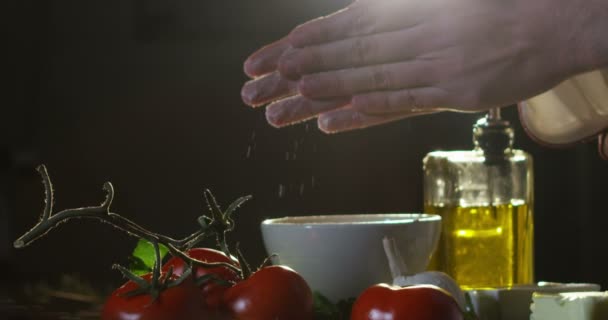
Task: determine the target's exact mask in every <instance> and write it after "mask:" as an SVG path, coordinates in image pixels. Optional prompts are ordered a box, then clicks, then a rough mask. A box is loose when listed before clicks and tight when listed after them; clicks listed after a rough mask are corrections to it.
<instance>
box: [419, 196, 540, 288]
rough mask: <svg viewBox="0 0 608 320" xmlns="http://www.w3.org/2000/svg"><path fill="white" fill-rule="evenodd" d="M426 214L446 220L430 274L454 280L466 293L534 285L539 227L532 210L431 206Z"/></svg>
mask: <svg viewBox="0 0 608 320" xmlns="http://www.w3.org/2000/svg"><path fill="white" fill-rule="evenodd" d="M425 212H427V213H434V214H439V215H441V217H442V234H441V240H440V243H439V246H438V249H437V251H436V252H435V254H434V255H433V259H432V261H431V264H430V267H429V268H430V269H433V270H440V271H443V272H445V273H447V274H449V275H450V276H452V277H453V278H454V279H455V280H456V281H457V282H458V283H459V284H460V285H461V286H462V287H463V288H465V289H471V288H495V287H504V286H511V285H514V284H527V283H532V282H533V281H534V279H533V270H534V261H533V239H534V234H533V230H534V222H533V219H532V211H531V210H530V208H529V206H528V204H526V203H524V202H523V201H519V202H512V203H509V204H500V205H493V206H470V207H460V206H441V205H426V206H425Z"/></svg>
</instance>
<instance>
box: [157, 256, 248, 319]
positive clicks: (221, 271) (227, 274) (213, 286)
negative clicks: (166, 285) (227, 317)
mask: <svg viewBox="0 0 608 320" xmlns="http://www.w3.org/2000/svg"><path fill="white" fill-rule="evenodd" d="M187 254H188V256H189V257H191V258H194V259H197V260H200V261H205V262H210V263H211V262H224V263H230V264H233V265H235V266H238V265H239V264H238V262H237V261H236V259H234V258H229V257H228V256H226V254H224V253H223V252H221V251H218V250H214V249H209V248H193V249H190V250H188V252H187ZM171 266H172V267H173V274H175V275H178V276H179V275H181V274H182V273H183V272H184V269H185V268H186V267H187V264H186V263H184V261H183V260H182V259H180V258H178V257H172V258H171V259H169V261H167V263H165V265H164V266H163V268H162V271H163V272H167V271H169V267H171ZM207 274H215V275H216V276H217V277H218V278H220V279H222V280H225V281H229V282H238V281H239V280H240V276H239V275H238V274H237V273H236V272H234V271H233V270H230V269H228V268H225V267H216V268H203V267H198V268H196V277H201V276H204V275H207ZM227 288H228V287H226V286H224V285H221V284H218V283H217V282H214V281H213V280H210V281H208V282H206V283H204V284H203V285H201V291H202V293H203V294H202V298H203V301H204V303H205V305H206V306H207V308H208V309H218V308H219V307H220V304H221V302H222V296H223V294H224V291H226V289H227Z"/></svg>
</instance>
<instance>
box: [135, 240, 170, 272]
mask: <svg viewBox="0 0 608 320" xmlns="http://www.w3.org/2000/svg"><path fill="white" fill-rule="evenodd" d="M158 247H159V251H160V258H161V261H162V259H163V258H164V257H165V256H166V255H167V253H168V252H169V249H167V247H165V246H164V245H162V244H159V245H158ZM155 259H156V257H155V255H154V246H153V245H152V243H150V242H148V241H146V240H144V239H139V241H138V242H137V245H136V246H135V249H133V253H132V254H131V257H130V258H129V260H130V264H129V270H130V271H131V272H133V273H134V274H136V275H138V276H141V275H144V274H146V273H149V272H152V268H154V261H155Z"/></svg>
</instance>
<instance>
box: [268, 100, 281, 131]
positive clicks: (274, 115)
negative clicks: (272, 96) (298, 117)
mask: <svg viewBox="0 0 608 320" xmlns="http://www.w3.org/2000/svg"><path fill="white" fill-rule="evenodd" d="M277 109H278V108H277V106H276V104H270V105H269V106H267V107H266V111H265V115H266V122H268V124H270V125H271V126H273V127H275V128H280V127H282V126H283V125H282V124H281V122H280V112H279V111H280V110H277Z"/></svg>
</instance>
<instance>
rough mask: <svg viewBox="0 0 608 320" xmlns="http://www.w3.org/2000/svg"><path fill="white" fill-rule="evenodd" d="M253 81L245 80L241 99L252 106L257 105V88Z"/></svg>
mask: <svg viewBox="0 0 608 320" xmlns="http://www.w3.org/2000/svg"><path fill="white" fill-rule="evenodd" d="M252 81H253V80H251V81H247V82H245V84H244V85H243V88H241V100H243V102H244V103H245V104H246V105H248V106H250V107H254V106H255V103H254V101H255V99H256V97H257V90H256V88H255V86H254V85H253V82H252Z"/></svg>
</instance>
